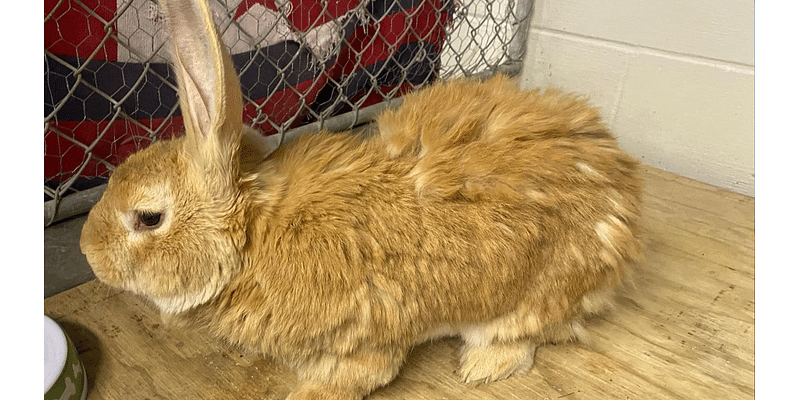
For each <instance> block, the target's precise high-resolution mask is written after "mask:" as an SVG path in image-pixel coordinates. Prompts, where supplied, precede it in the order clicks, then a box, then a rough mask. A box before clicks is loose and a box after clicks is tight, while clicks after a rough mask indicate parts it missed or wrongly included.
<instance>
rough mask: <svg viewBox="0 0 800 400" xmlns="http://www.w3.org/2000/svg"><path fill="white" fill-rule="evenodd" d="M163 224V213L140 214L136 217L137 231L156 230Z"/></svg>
mask: <svg viewBox="0 0 800 400" xmlns="http://www.w3.org/2000/svg"><path fill="white" fill-rule="evenodd" d="M160 224H161V213H153V212H139V213H137V216H136V226H135V228H136V229H137V230H140V229H155V228H158V226H159V225H160Z"/></svg>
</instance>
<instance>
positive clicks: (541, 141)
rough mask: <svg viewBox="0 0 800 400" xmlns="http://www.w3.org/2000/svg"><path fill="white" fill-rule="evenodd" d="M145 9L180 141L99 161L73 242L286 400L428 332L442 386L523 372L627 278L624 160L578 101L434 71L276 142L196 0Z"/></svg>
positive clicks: (634, 246) (343, 395) (343, 386)
mask: <svg viewBox="0 0 800 400" xmlns="http://www.w3.org/2000/svg"><path fill="white" fill-rule="evenodd" d="M162 9H163V10H164V13H165V15H166V18H167V23H168V27H169V29H170V31H169V32H170V36H171V38H172V41H173V42H174V47H175V48H174V52H175V54H174V60H173V68H174V69H175V71H176V73H177V77H178V86H179V99H180V107H181V110H182V115H183V118H184V124H185V130H186V133H185V135H183V136H180V137H177V138H173V139H170V140H163V141H158V142H155V143H153V144H152V145H150V146H149V147H147V148H145V149H143V150H141V151H140V152H137V153H135V154H133V155H131V156H130V157H129V158H128V159H127V160H125V161H124V162H123V163H121V164H120V165H119V166H118V167H117V168H116V170H115V171H114V172H113V174H112V175H111V177H110V179H109V181H108V186H107V189H106V190H105V192H104V194H103V196H102V198H101V199H100V201H99V202H98V203H97V204H96V205H95V206H94V207H93V208H92V210H91V211H90V213H89V215H88V217H87V221H86V223H85V225H84V227H83V230H82V233H81V238H80V247H81V251H82V252H83V253H84V254H85V256H86V258H87V260H88V262H89V264H90V265H91V268H92V269H93V271H94V273H95V274H96V276H97V278H98V279H99V280H100V281H101V282H104V283H105V284H107V285H110V286H112V287H117V288H122V289H124V290H128V291H131V292H134V293H137V294H140V295H143V296H145V297H147V298H149V299H150V300H152V302H153V304H154V306H155V307H157V308H158V309H159V310H160V313H161V315H162V317H163V318H164V319H165V320H166V321H169V322H171V323H174V324H177V325H178V326H187V327H193V328H194V329H199V330H201V331H204V332H207V333H208V334H210V335H213V336H215V337H217V338H219V339H220V340H222V341H225V342H228V343H230V344H232V345H235V346H238V347H239V348H241V349H246V350H247V351H252V352H256V353H258V354H264V355H268V356H270V357H272V358H273V359H275V360H279V361H281V362H283V363H285V364H286V365H287V366H288V367H289V368H291V369H292V370H293V371H295V372H296V373H297V376H298V383H297V385H296V386H295V387H294V388H293V389H292V391H291V393H290V394H289V397H288V398H289V399H293V400H298V399H362V398H364V397H365V396H367V395H369V394H370V393H371V392H373V391H374V390H375V389H377V388H379V387H382V386H385V385H387V384H389V383H390V382H391V381H392V380H393V379H394V378H395V377H396V376H397V375H398V372H399V370H400V368H401V366H402V365H403V362H404V360H405V358H406V356H407V354H408V353H409V351H410V349H411V348H412V347H413V346H415V345H416V344H419V343H422V342H425V341H427V340H433V339H436V338H440V337H445V336H460V337H461V338H462V339H463V344H462V348H461V350H460V353H459V355H458V356H459V358H460V360H459V370H458V372H457V373H458V375H459V377H460V379H461V380H462V381H463V382H466V383H487V382H492V381H496V380H501V379H505V378H508V377H510V376H513V375H516V374H522V373H525V372H527V371H529V370H530V369H531V368H532V366H533V363H534V355H535V351H536V348H537V347H539V346H541V345H544V344H547V343H559V342H565V341H572V340H581V339H583V338H584V337H585V333H584V332H585V331H584V329H583V328H582V326H583V325H582V324H583V322H584V321H585V320H586V318H588V317H589V316H591V315H594V314H597V313H599V312H602V311H604V310H606V309H607V308H608V307H609V306H611V305H612V304H613V298H614V296H615V291H616V290H617V288H619V287H621V286H622V285H624V284H625V282H627V281H628V280H630V276H631V273H630V272H629V270H631V269H632V268H633V266H634V265H635V264H636V263H637V262H639V261H640V260H641V258H642V244H641V240H640V234H639V227H638V222H637V221H638V219H639V215H640V210H639V207H640V202H641V191H642V183H641V178H640V176H639V162H638V161H637V160H636V159H635V158H633V157H632V156H630V155H629V154H627V153H626V152H625V151H623V150H622V149H621V148H620V147H619V145H618V143H617V141H616V139H615V138H614V137H613V136H612V135H611V133H609V131H608V128H607V127H606V126H605V125H604V123H603V121H602V119H601V117H600V115H599V113H598V111H597V110H596V109H595V108H593V107H592V106H591V105H590V104H589V103H588V100H586V99H585V98H583V97H580V96H577V95H574V94H567V93H564V92H561V91H557V90H553V89H548V90H529V91H526V90H520V89H518V88H517V87H516V85H515V84H514V83H513V82H512V81H511V80H510V79H509V78H507V77H503V76H497V77H494V78H491V79H485V80H475V79H466V78H464V79H456V80H449V81H447V82H438V83H434V84H432V85H430V86H428V87H426V88H424V89H421V90H419V91H416V92H413V93H411V94H408V95H406V96H405V98H404V101H403V102H402V105H401V106H399V107H397V108H396V109H389V110H387V111H384V112H383V113H382V114H381V115H379V116H378V117H377V120H376V124H375V128H374V131H373V132H370V133H369V134H364V135H357V134H347V133H333V132H328V131H321V132H315V133H310V134H304V135H302V136H300V137H298V138H296V139H294V140H292V141H289V142H288V143H285V144H283V145H281V146H277V144H276V143H270V142H266V141H263V140H260V139H259V137H258V135H259V133H257V132H255V131H253V130H252V129H250V128H248V127H247V125H244V124H243V119H242V110H243V108H242V93H241V89H240V87H239V82H238V79H237V75H236V73H235V71H234V69H233V66H232V62H231V59H230V56H229V55H228V54H227V50H226V49H225V48H224V47H223V45H222V44H221V42H220V37H219V34H218V33H217V31H216V28H215V26H214V24H213V22H212V17H211V13H210V11H209V8H208V5H207V4H206V3H205V2H204V0H194V1H185V0H162Z"/></svg>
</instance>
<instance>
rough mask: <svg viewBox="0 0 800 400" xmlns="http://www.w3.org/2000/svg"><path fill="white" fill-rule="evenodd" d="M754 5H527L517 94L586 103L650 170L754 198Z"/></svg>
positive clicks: (713, 1)
mask: <svg viewBox="0 0 800 400" xmlns="http://www.w3.org/2000/svg"><path fill="white" fill-rule="evenodd" d="M754 32H755V28H754V2H753V1H745V0H673V1H665V0H658V1H657V0H535V2H534V15H533V19H532V20H531V24H530V31H529V35H528V48H527V53H526V59H525V64H524V68H523V75H522V79H521V82H522V85H523V86H524V87H547V86H555V87H561V88H563V89H565V90H567V91H575V92H580V93H584V94H587V95H589V96H590V97H591V99H592V102H593V103H594V104H595V105H596V106H598V107H600V108H601V109H602V113H603V115H604V117H605V118H606V120H607V122H608V123H609V124H610V126H611V128H612V129H613V131H614V133H615V134H616V135H617V136H618V137H619V140H620V143H621V144H622V146H623V147H624V148H625V149H626V150H628V151H629V152H631V153H632V154H634V155H636V156H638V157H640V159H641V160H642V161H643V162H644V163H646V164H648V165H652V166H654V167H658V168H661V169H665V170H667V171H671V172H675V173H678V174H680V175H683V176H687V177H690V178H693V179H697V180H700V181H702V182H706V183H710V184H712V185H715V186H719V187H722V188H725V189H729V190H732V191H735V192H739V193H743V194H746V195H750V196H753V195H754V192H753V187H754V180H755V175H754V144H753V142H754V135H755V134H754V109H753V108H754V80H755V60H754Z"/></svg>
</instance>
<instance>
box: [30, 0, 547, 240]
mask: <svg viewBox="0 0 800 400" xmlns="http://www.w3.org/2000/svg"><path fill="white" fill-rule="evenodd" d="M63 1H64V0H59V2H58V4H59V5H60V4H61V3H62V2H63ZM70 1H72V2H74V3H77V4H79V5H81V6H82V7H84V8H85V10H84V11H85V12H87V13H88V14H90V15H93V16H94V17H95V18H98V20H99V21H101V22H102V23H103V24H104V26H105V28H106V33H107V35H111V32H112V30H111V29H108V27H110V26H112V25H113V24H115V23H116V21H117V19H118V18H120V17H121V16H122V15H123V14H124V12H125V10H126V9H127V7H128V6H130V5H131V4H133V2H134V1H137V0H117V2H118V4H119V3H120V2H123V7H121V8H120V9H118V10H117V13H116V14H115V15H114V18H112V19H110V20H105V19H103V18H101V17H100V16H99V15H97V14H96V13H94V11H93V10H91V9H90V8H89V7H86V6H85V5H83V3H81V1H80V0H70ZM138 1H139V2H141V0H138ZM151 1H154V0H151ZM211 1H212V2H213V1H224V0H211ZM365 1H369V0H365ZM276 3H278V2H277V1H276ZM476 6H478V11H481V10H480V8H479V7H481V6H482V7H484V9H483V11H484V14H483V15H471V12H473V11H474V10H475V9H476ZM55 8H57V6H56V7H55ZM55 8H54V11H55ZM498 8H502V10H499V12H498V10H497V9H498ZM54 11H51V12H50V13H49V15H46V16H45V22H47V21H48V19H49V18H52V17H53V12H54ZM532 12H533V0H471V1H469V3H467V4H466V6H465V5H464V4H463V3H462V4H461V8H460V9H459V11H458V12H457V13H456V15H455V16H453V23H452V26H453V29H452V31H449V32H448V39H447V40H446V42H445V44H444V50H443V53H442V57H443V58H444V57H450V59H448V60H444V61H443V65H442V69H443V70H444V69H447V70H446V71H441V75H440V76H439V79H443V80H447V79H451V78H456V77H461V76H468V77H479V78H480V77H487V76H490V75H493V74H495V73H503V74H507V75H516V74H518V73H519V72H520V71H521V68H522V59H523V57H524V52H525V48H526V39H527V30H528V22H529V19H530V18H529V17H530V15H532ZM231 21H233V19H232V18H228V23H232V22H231ZM487 23H488V24H490V25H489V26H488V27H487V26H486V25H485V24H487ZM487 28H490V29H487ZM223 29H224V28H223ZM479 29H483V30H486V31H489V32H491V31H494V35H495V36H492V37H489V38H488V39H489V40H488V43H489V44H490V45H492V46H495V45H496V44H497V43H496V42H497V41H498V40H500V46H499V47H500V48H495V47H491V48H489V46H487V47H486V48H484V47H483V46H485V44H484V43H482V41H483V42H487V37H485V36H484V37H478V36H477V35H479V32H478V30H479ZM459 30H461V31H464V30H466V31H467V32H469V35H470V36H467V37H452V36H451V35H454V34H455V32H456V31H459ZM490 35H491V34H490ZM114 39H115V40H119V38H114ZM459 40H460V41H462V42H458V41H459ZM464 40H466V42H467V43H466V46H469V45H477V46H478V48H477V49H474V48H469V47H465V44H464V42H463V41H464ZM465 49H470V50H471V51H472V60H470V61H464V57H466V56H465V55H464V54H466V53H465ZM98 50H99V48H98ZM96 51H97V50H95V52H96ZM45 56H46V57H48V56H51V57H53V55H52V54H49V52H48V49H47V47H46V48H45ZM150 57H153V56H150ZM55 58H56V59H58V57H57V56H55ZM475 60H477V61H475ZM453 62H454V63H453ZM448 63H451V64H453V65H449V64H448ZM85 66H86V64H84V65H82V66H79V67H78V68H74V66H70V69H71V70H72V73H73V74H75V76H77V77H78V80H77V81H76V83H75V86H76V87H77V86H78V85H79V84H81V79H80V78H81V71H82V70H81V68H85ZM131 92H132V91H131ZM128 95H130V93H128V94H127V95H126V97H127V96H128ZM389 97H390V98H389V99H386V100H385V101H383V102H381V103H378V104H374V105H371V106H367V107H363V108H359V107H354V110H353V111H349V112H347V113H344V114H341V115H336V116H326V115H320V116H318V118H317V119H316V122H312V123H309V124H306V125H303V126H300V127H297V128H293V129H285V128H284V127H283V126H279V127H278V128H277V131H278V133H277V134H278V135H280V137H279V138H280V139H279V140H280V142H281V143H284V142H287V141H289V140H292V139H293V138H295V137H297V136H299V135H300V134H302V133H304V132H309V131H317V130H320V129H323V128H324V129H328V130H333V131H338V130H346V129H351V128H353V127H355V126H357V125H360V124H363V123H366V122H368V121H371V120H373V119H374V118H375V116H376V115H377V114H378V113H380V112H381V111H382V110H384V109H386V108H387V107H396V106H397V105H399V104H400V103H401V102H402V97H396V98H391V97H393V96H392V95H391V94H390V96H389ZM109 99H110V100H111V101H114V102H117V101H119V100H113V99H111V98H110V97H109ZM123 100H124V98H123ZM246 100H247V99H246ZM175 107H177V104H176V105H175ZM119 112H120V110H119V109H117V113H119ZM172 112H174V110H172ZM54 115H55V111H53V112H52V113H51V114H50V115H45V134H47V133H48V129H51V127H50V126H49V121H50V120H51V119H52V118H53V116H54ZM115 117H116V115H115ZM273 125H274V124H273ZM101 137H102V133H100V134H98V140H99V139H100V138H101ZM76 144H77V145H79V146H81V147H82V148H83V149H84V151H86V152H87V154H88V153H89V152H91V149H92V146H93V144H90V145H88V146H87V145H85V144H83V143H76ZM89 159H90V157H88V156H87V157H86V158H85V161H84V164H83V166H82V167H81V169H82V168H83V167H84V166H85V164H86V163H87V162H88V160H89ZM98 161H99V162H104V161H103V160H98ZM105 164H107V165H106V167H107V168H109V169H110V170H113V168H114V166H113V165H112V164H111V163H108V162H105ZM79 172H80V171H79ZM79 175H80V174H79V173H76V174H74V175H73V176H72V177H70V178H69V179H67V180H66V181H64V182H61V183H59V186H58V187H57V188H56V189H53V188H51V187H48V186H47V185H45V194H46V195H48V196H50V197H52V199H51V200H48V201H45V204H44V222H45V226H48V225H50V224H53V223H55V222H57V221H60V220H64V219H67V218H71V217H73V216H77V215H80V214H83V213H85V212H88V211H89V209H91V207H92V206H93V205H94V204H95V203H96V202H97V201H98V200H99V199H100V196H101V195H102V193H103V191H104V190H105V184H102V185H99V186H95V187H92V188H89V189H85V190H80V191H74V189H72V190H73V193H69V192H70V190H71V189H70V188H71V185H72V184H73V183H74V181H75V180H76V179H78V177H79ZM45 183H47V181H46V182H45Z"/></svg>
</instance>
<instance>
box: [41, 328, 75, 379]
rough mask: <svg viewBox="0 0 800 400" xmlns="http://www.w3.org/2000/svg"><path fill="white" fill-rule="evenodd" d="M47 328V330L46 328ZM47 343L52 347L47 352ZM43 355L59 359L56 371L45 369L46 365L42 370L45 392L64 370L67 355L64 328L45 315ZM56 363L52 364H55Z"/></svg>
mask: <svg viewBox="0 0 800 400" xmlns="http://www.w3.org/2000/svg"><path fill="white" fill-rule="evenodd" d="M48 328H49V330H48ZM48 344H49V345H51V346H54V347H50V348H49V350H50V351H49V352H48ZM44 345H45V349H44V356H45V359H47V356H48V353H49V354H50V355H51V356H52V359H57V358H60V359H61V365H60V368H59V369H58V371H57V372H56V371H55V369H51V370H50V371H48V370H47V365H45V370H44V393H45V394H46V393H47V391H48V390H50V389H51V388H52V387H53V385H54V384H55V383H56V382H57V381H58V378H59V377H60V376H61V374H62V373H63V372H64V367H65V366H66V365H67V357H68V356H69V355H68V353H69V351H68V349H67V346H68V344H67V335H66V334H65V333H64V330H63V329H61V326H59V325H58V323H56V322H55V321H53V320H52V319H51V318H50V317H48V316H47V315H45V316H44ZM55 365H56V364H53V366H55Z"/></svg>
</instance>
